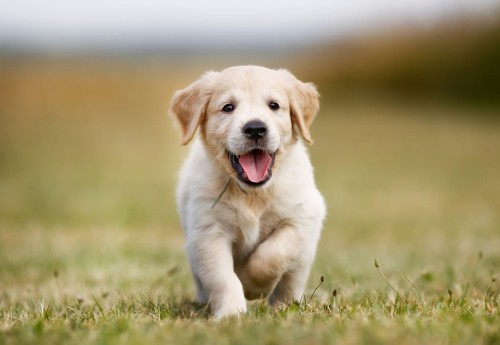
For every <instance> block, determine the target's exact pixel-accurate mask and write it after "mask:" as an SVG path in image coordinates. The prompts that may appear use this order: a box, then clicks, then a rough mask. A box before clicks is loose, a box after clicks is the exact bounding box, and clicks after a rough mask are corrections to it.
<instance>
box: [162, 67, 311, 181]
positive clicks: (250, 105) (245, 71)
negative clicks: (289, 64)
mask: <svg viewBox="0 0 500 345" xmlns="http://www.w3.org/2000/svg"><path fill="white" fill-rule="evenodd" d="M318 109H319V101H318V93H317V91H316V88H315V87H314V85H312V84H309V83H303V82H301V81H299V80H297V79H296V78H295V77H294V76H293V75H292V74H290V73H289V72H288V71H286V70H271V69H267V68H264V67H257V66H238V67H231V68H228V69H226V70H224V71H222V72H209V73H206V74H205V75H203V76H202V77H201V78H200V79H199V80H197V81H196V82H194V83H193V84H191V85H190V86H188V87H187V88H185V89H183V90H180V91H177V92H176V93H175V95H174V98H173V100H172V105H171V110H170V111H171V114H172V115H173V116H174V117H175V118H176V119H177V121H178V123H179V127H180V129H181V131H182V144H183V145H186V144H187V143H189V141H190V140H191V139H192V137H193V135H194V133H195V131H196V129H197V128H198V127H200V135H201V139H202V141H203V142H204V144H205V147H206V149H207V152H208V153H210V154H211V155H212V156H213V158H214V159H215V160H216V161H217V162H218V163H219V164H220V166H221V167H222V168H223V169H225V171H226V172H227V173H228V174H229V175H231V176H236V177H237V179H238V180H239V181H240V184H241V185H242V186H244V187H246V186H251V187H258V186H263V185H266V184H267V183H268V182H269V181H270V180H271V177H272V173H273V170H274V169H277V168H278V166H279V164H278V162H279V160H280V157H281V156H282V155H284V154H286V151H287V148H288V147H290V145H292V144H293V143H295V142H296V140H297V139H298V133H300V134H301V135H302V137H303V138H304V140H306V141H307V142H311V138H310V134H309V126H310V125H311V123H312V121H313V119H314V117H315V116H316V113H317V111H318ZM275 163H276V164H275Z"/></svg>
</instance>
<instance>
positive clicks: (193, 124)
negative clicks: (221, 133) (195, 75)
mask: <svg viewBox="0 0 500 345" xmlns="http://www.w3.org/2000/svg"><path fill="white" fill-rule="evenodd" d="M215 74H217V73H216V72H208V73H206V74H204V75H203V76H202V77H201V78H200V79H198V80H197V81H195V82H194V83H192V84H191V85H189V86H188V87H186V88H185V89H182V90H179V91H176V92H175V93H174V97H173V98H172V102H171V104H170V110H169V113H170V116H172V117H173V118H174V119H175V120H176V122H177V123H178V125H179V128H180V130H181V135H182V139H181V145H187V144H188V143H189V142H190V141H191V139H192V138H193V136H194V133H195V132H196V128H198V125H199V124H200V122H201V120H202V119H203V117H204V116H205V112H206V108H207V105H208V101H209V100H210V96H211V94H212V91H213V83H214V80H213V77H214V76H215Z"/></svg>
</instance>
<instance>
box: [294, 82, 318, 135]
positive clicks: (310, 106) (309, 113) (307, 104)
mask: <svg viewBox="0 0 500 345" xmlns="http://www.w3.org/2000/svg"><path fill="white" fill-rule="evenodd" d="M293 79H294V81H293V82H292V83H293V86H292V88H291V90H290V93H289V98H290V114H291V116H292V122H293V123H294V124H295V125H296V126H297V128H298V129H299V131H300V134H301V135H302V138H304V140H305V141H307V142H308V143H310V144H312V139H311V134H310V133H309V127H310V126H311V124H312V122H313V120H314V118H315V117H316V114H317V113H318V110H319V94H318V91H317V90H316V86H315V85H314V84H313V83H303V82H301V81H300V80H298V79H296V78H295V77H293Z"/></svg>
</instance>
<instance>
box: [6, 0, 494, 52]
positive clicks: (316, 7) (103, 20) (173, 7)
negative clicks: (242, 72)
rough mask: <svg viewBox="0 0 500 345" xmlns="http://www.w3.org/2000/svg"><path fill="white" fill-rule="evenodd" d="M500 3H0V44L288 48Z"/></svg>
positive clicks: (49, 0)
mask: <svg viewBox="0 0 500 345" xmlns="http://www.w3.org/2000/svg"><path fill="white" fill-rule="evenodd" d="M495 6H496V7H497V8H498V7H499V6H500V0H351V1H349V0H298V1H292V0H288V1H285V0H251V1H238V0H233V1H231V0H206V1H202V0H180V1H169V0H134V1H132V0H79V1H76V0H0V49H1V46H2V45H4V46H5V45H9V44H10V45H18V46H21V47H23V46H29V47H32V48H38V49H45V50H51V49H52V50H64V49H70V50H71V49H79V48H82V47H94V48H106V47H113V46H116V47H120V46H121V47H138V46H139V47H140V46H147V45H151V44H156V45H165V46H201V47H203V46H244V45H250V46H264V47H265V46H275V47H278V48H279V47H280V46H283V47H285V46H287V45H294V44H295V45H300V44H304V43H308V42H309V43H310V42H316V41H322V40H326V39H334V38H337V37H343V36H345V35H352V34H357V33H360V32H363V31H370V30H378V29H381V28H385V29H386V28H390V27H393V26H401V25H409V26H423V27H425V26H429V25H432V23H434V22H436V21H438V20H439V19H441V18H443V17H446V16H449V15H451V14H463V13H473V12H478V13H486V14H487V13H488V11H489V10H490V9H491V8H493V7H495Z"/></svg>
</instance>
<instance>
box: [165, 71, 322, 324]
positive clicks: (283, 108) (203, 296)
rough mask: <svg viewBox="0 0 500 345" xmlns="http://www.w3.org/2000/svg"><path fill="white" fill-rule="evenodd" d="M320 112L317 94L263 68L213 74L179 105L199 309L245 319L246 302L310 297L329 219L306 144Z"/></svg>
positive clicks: (185, 218)
mask: <svg viewBox="0 0 500 345" xmlns="http://www.w3.org/2000/svg"><path fill="white" fill-rule="evenodd" d="M318 110H319V101H318V92H317V91H316V88H315V86H314V85H313V84H311V83H303V82H301V81H299V80H297V79H296V78H295V77H294V76H293V75H292V74H291V73H290V72H288V71H286V70H283V69H280V70H271V69H267V68H264V67H258V66H238V67H231V68H227V69H225V70H223V71H222V72H208V73H206V74H204V75H203V76H202V77H201V78H200V79H199V80H197V81H195V82H194V83H192V84H191V85H189V86H188V87H186V88H185V89H183V90H179V91H177V92H176V93H175V94H174V96H173V99H172V102H171V107H170V114H171V116H172V117H173V118H174V119H175V120H176V122H177V124H178V127H179V129H180V131H181V136H182V139H181V143H182V145H187V144H188V143H189V142H191V141H193V143H192V146H191V151H190V154H189V157H188V158H187V160H186V162H185V164H184V166H183V168H182V170H181V173H180V180H179V184H178V189H177V202H178V208H179V213H180V218H181V223H182V227H183V229H184V234H185V239H186V248H187V253H188V257H189V262H190V265H191V270H192V273H193V277H194V282H195V285H196V291H197V301H198V302H200V303H210V307H211V310H212V313H213V314H214V316H215V318H216V319H220V318H223V317H226V316H231V315H237V314H239V313H242V312H245V311H246V301H245V297H246V298H247V299H256V298H261V297H267V298H268V300H269V303H270V304H272V305H276V304H280V303H290V302H292V301H293V300H300V299H301V298H302V296H303V294H304V289H305V285H306V282H307V278H308V275H309V271H310V268H311V265H312V263H313V260H314V256H315V252H316V246H317V243H318V239H319V237H320V233H321V228H322V223H323V219H324V217H325V212H326V209H325V203H324V200H323V197H322V196H321V194H320V193H319V191H318V189H317V188H316V184H315V182H314V176H313V168H312V166H311V163H310V161H309V157H308V154H307V150H306V148H305V146H304V144H303V141H305V142H308V143H311V136H310V133H309V126H310V125H311V123H312V122H313V120H314V118H315V116H316V114H317V112H318ZM197 129H198V132H199V135H198V137H197V138H196V139H193V137H194V134H195V132H196V130H197Z"/></svg>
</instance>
